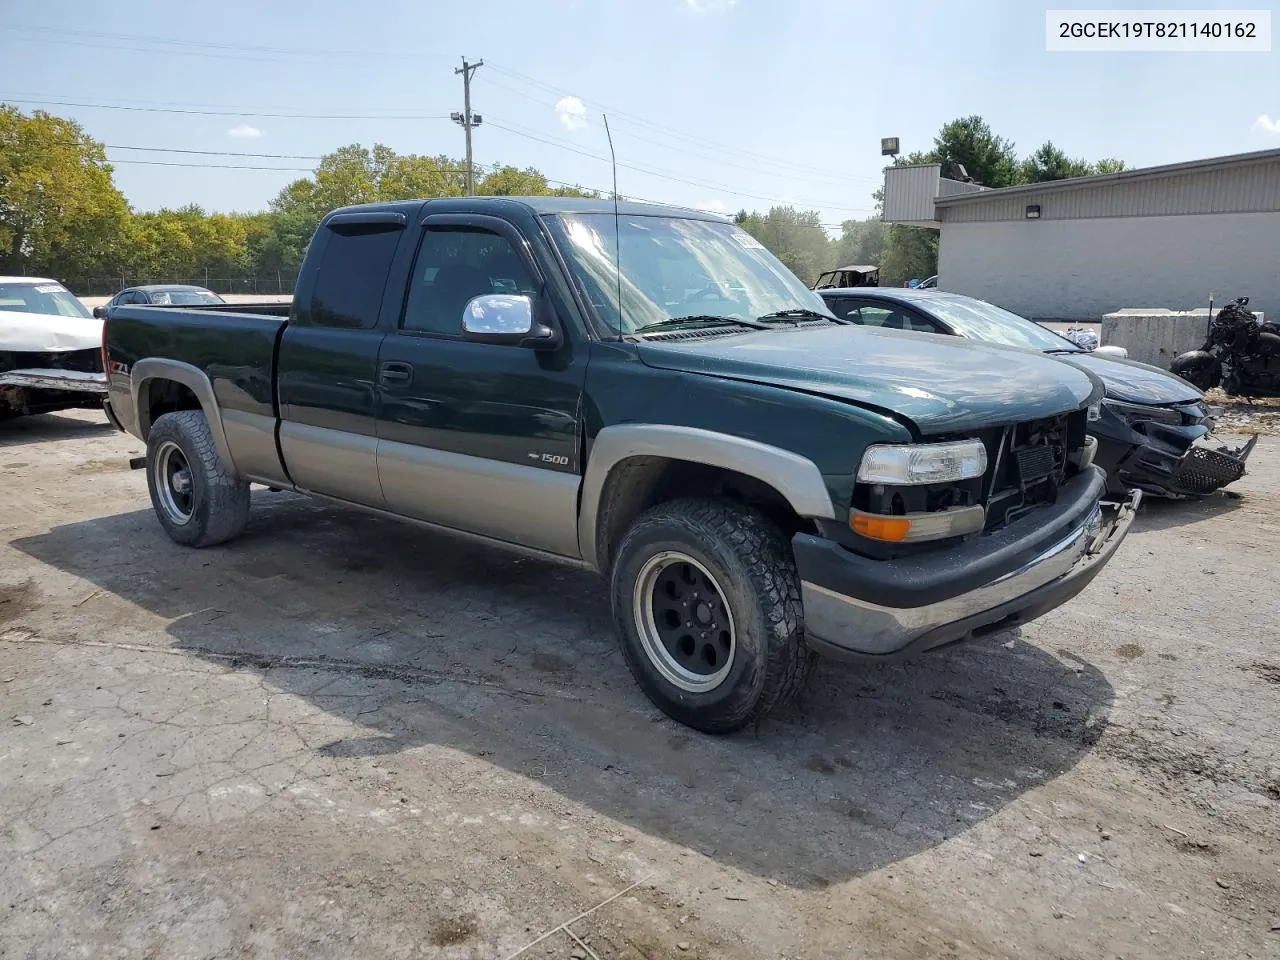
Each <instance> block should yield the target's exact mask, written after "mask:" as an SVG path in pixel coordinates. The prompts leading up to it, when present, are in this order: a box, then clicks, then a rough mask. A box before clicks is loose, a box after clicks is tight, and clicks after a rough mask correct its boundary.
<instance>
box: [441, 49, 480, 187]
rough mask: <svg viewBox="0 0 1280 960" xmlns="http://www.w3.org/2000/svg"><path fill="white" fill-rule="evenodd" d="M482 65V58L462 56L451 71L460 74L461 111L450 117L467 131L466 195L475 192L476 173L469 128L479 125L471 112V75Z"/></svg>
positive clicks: (475, 116)
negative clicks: (469, 59)
mask: <svg viewBox="0 0 1280 960" xmlns="http://www.w3.org/2000/svg"><path fill="white" fill-rule="evenodd" d="M483 66H484V61H483V60H478V61H477V62H475V63H467V58H466V57H463V58H462V66H461V67H460V68H459V69H457V70H455V71H453V72H454V73H455V74H458V73H460V74H462V109H463V112H462V113H457V112H454V113H451V114H450V115H449V117H450V119H451V120H453V122H454V123H456V124H458V125H459V126H461V127H462V129H463V130H465V131H466V132H467V195H468V196H471V195H473V194H474V193H475V192H476V173H475V166H474V165H473V164H472V162H471V128H472V127H478V126H480V119H481V118H480V117H479V116H478V115H476V114H474V113H472V112H471V75H472V74H473V73H475V72H476V71H477V70H479V69H480V68H481V67H483Z"/></svg>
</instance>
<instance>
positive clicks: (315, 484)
mask: <svg viewBox="0 0 1280 960" xmlns="http://www.w3.org/2000/svg"><path fill="white" fill-rule="evenodd" d="M619 250H620V251H621V256H620V257H619V255H618V254H619ZM286 312H287V316H286V315H284V314H285V313H286ZM270 314H278V315H275V316H272V315H270ZM104 354H105V356H104V363H105V365H106V369H107V373H108V380H109V398H108V408H109V415H110V416H111V417H112V418H113V419H114V420H115V422H117V424H118V425H119V426H120V427H122V428H123V429H125V430H127V431H129V432H130V433H132V434H133V435H134V436H136V437H138V438H140V439H142V440H144V441H145V442H146V444H147V463H146V466H147V482H148V485H149V488H150V492H151V498H152V503H153V505H154V507H155V511H156V514H157V516H158V517H159V520H160V523H161V524H162V526H163V527H164V529H165V530H166V531H167V533H168V534H169V536H170V537H171V538H172V539H174V540H175V541H177V542H179V543H183V544H189V545H192V546H206V545H210V544H215V543H220V542H223V541H226V540H229V539H230V538H232V537H234V536H235V535H236V534H237V533H239V532H240V530H241V529H242V528H243V527H244V525H245V523H246V517H247V514H248V510H249V487H250V483H258V484H263V485H267V486H270V487H277V488H284V489H289V490H294V491H297V492H300V493H305V494H309V495H312V496H316V497H320V498H324V499H327V500H330V501H333V502H335V503H342V504H349V505H353V506H357V507H362V508H365V509H368V510H373V511H376V512H378V513H381V514H384V515H389V516H394V517H398V518H403V519H407V520H411V521H415V522H418V523H420V524H425V525H427V526H430V527H433V528H437V529H443V530H447V531H451V532H454V533H458V534H461V535H464V536H468V537H472V538H479V539H481V540H483V541H485V542H488V543H491V544H495V545H499V546H503V547H507V548H511V549H516V550H519V551H523V552H525V553H531V554H533V555H536V556H539V557H543V558H547V559H551V560H556V561H560V562H566V563H570V564H575V565H578V566H581V567H585V568H587V569H590V570H594V571H598V572H599V573H601V574H603V575H604V576H605V577H607V578H609V580H610V583H611V597H612V605H613V612H614V617H615V621H616V626H617V630H618V633H619V635H620V639H621V642H622V649H623V651H624V653H625V655H626V659H627V662H628V664H629V666H630V668H631V670H632V672H633V673H634V675H635V677H636V679H637V681H638V682H639V684H640V686H641V687H642V688H643V689H644V690H645V692H646V693H647V694H648V695H649V696H650V697H651V698H652V699H653V701H654V702H655V703H656V704H657V705H658V706H659V707H660V708H661V709H662V710H664V711H665V712H666V713H668V714H669V715H670V716H672V717H675V718H676V719H678V720H680V721H682V722H684V723H687V724H689V725H691V726H694V727H697V728H699V729H702V730H707V731H713V732H725V731H730V730H735V729H738V728H740V727H742V726H744V725H745V724H748V723H750V722H752V721H754V720H755V719H757V718H759V717H761V716H763V715H764V714H765V713H767V712H768V711H769V710H770V709H772V708H773V707H775V706H777V705H778V704H780V703H782V702H784V701H785V700H786V699H787V698H789V697H790V696H791V695H793V694H794V693H795V692H796V691H797V690H798V689H799V688H800V686H801V684H802V683H803V679H804V676H805V673H806V669H807V668H808V666H809V664H810V663H811V659H812V658H811V652H813V651H821V652H826V653H830V654H836V655H840V656H844V657H862V658H870V659H873V660H874V659H884V658H889V657H894V656H900V655H905V654H912V653H916V652H918V651H922V650H926V649H932V648H936V647H939V646H942V645H944V644H949V643H952V642H954V641H957V640H961V639H964V638H967V637H970V636H974V635H978V634H982V633H985V632H990V631H994V630H997V629H1000V628H1004V627H1008V626H1012V625H1014V624H1018V623H1023V622H1026V621H1027V620H1030V619H1032V618H1033V617H1036V616H1039V615H1040V614H1042V613H1044V612H1046V611H1048V610H1050V609H1052V608H1053V607H1055V606H1057V605H1059V604H1061V603H1062V602H1064V601H1066V600H1067V599H1069V598H1070V597H1072V596H1074V595H1075V594H1076V593H1078V592H1079V591H1080V590H1081V589H1083V588H1084V587H1085V586H1086V585H1087V584H1088V583H1089V581H1090V580H1091V579H1092V578H1093V577H1094V576H1095V575H1096V574H1097V573H1098V571H1099V569H1100V568H1101V567H1102V566H1103V565H1104V564H1105V563H1106V562H1107V560H1108V559H1109V558H1110V557H1111V556H1112V555H1113V554H1114V552H1115V550H1116V548H1117V547H1118V545H1119V543H1120V541H1121V540H1122V539H1123V537H1124V536H1125V534H1126V532H1127V530H1128V527H1129V524H1130V522H1131V521H1132V517H1133V511H1134V507H1135V506H1136V496H1135V498H1134V499H1132V500H1130V501H1129V502H1127V503H1125V504H1103V503H1101V502H1100V501H1101V498H1102V496H1103V490H1104V476H1103V474H1102V472H1101V471H1100V470H1098V469H1097V468H1096V467H1094V466H1092V464H1091V460H1092V455H1093V445H1092V444H1091V442H1090V441H1089V440H1088V438H1087V436H1086V425H1087V419H1088V417H1089V415H1090V412H1091V411H1096V409H1097V404H1098V403H1099V401H1100V399H1101V396H1102V389H1101V385H1100V384H1099V382H1098V381H1097V380H1096V378H1094V377H1092V376H1091V375H1090V374H1089V373H1087V372H1086V371H1083V370H1079V369H1076V368H1074V367H1070V366H1068V365H1066V364H1064V363H1062V362H1060V361H1058V360H1055V359H1053V358H1052V357H1047V356H1042V355H1038V354H1033V353H1029V352H1025V351H1017V350H1010V349H1004V348H1000V347H993V346H988V345H983V344H978V343H972V342H966V341H962V340H959V339H954V340H953V339H944V338H939V337H929V336H922V335H916V334H911V333H903V332H898V331H884V330H869V329H864V328H858V327H856V326H853V325H849V324H846V323H844V322H842V321H840V320H838V319H836V318H835V317H834V316H832V314H831V313H830V312H829V311H828V310H827V308H826V307H825V306H824V305H823V302H822V300H821V299H820V298H819V297H818V296H817V295H816V294H815V293H813V292H812V291H810V290H808V289H807V288H806V287H805V286H804V284H803V283H801V282H800V281H799V280H798V279H797V278H796V277H795V276H794V275H793V274H791V273H790V272H789V271H788V270H787V269H786V268H785V267H784V266H783V265H782V264H781V263H779V262H778V261H777V260H776V259H775V258H774V257H773V256H772V255H771V254H770V253H769V252H768V251H766V250H765V249H764V248H763V247H762V246H761V245H760V244H759V243H758V242H757V241H756V240H754V239H753V238H752V237H751V236H750V235H749V234H747V233H745V232H744V231H743V230H741V229H739V228H738V227H736V226H735V225H733V224H732V223H729V222H726V221H725V220H723V219H720V218H718V217H714V216H710V215H704V214H699V213H695V212H691V211H688V210H681V209H675V208H668V207H659V206H651V205H640V204H630V203H625V204H622V205H621V206H620V208H619V209H618V210H617V211H616V212H615V209H614V206H613V205H612V204H611V203H608V202H606V201H596V200H570V199H562V198H465V199H440V200H429V201H413V202H402V203H389V204H381V205H373V206H364V207H353V208H347V209H343V210H338V211H335V212H333V213H331V214H330V215H329V216H328V217H326V218H325V220H324V221H323V222H322V223H321V224H320V227H319V229H318V231H317V233H316V235H315V237H314V239H313V240H312V242H311V246H310V248H309V249H308V252H307V256H306V261H305V263H304V265H303V269H302V271H301V276H300V278H299V282H298V287H297V291H296V296H295V298H294V301H293V303H292V305H291V306H288V305H285V306H282V307H262V308H257V309H253V308H245V309H242V310H238V311H233V310H229V309H223V308H220V307H216V306H215V307H214V308H194V309H184V308H177V307H173V308H166V307H133V306H121V307H115V308H112V309H111V310H110V311H109V314H108V319H107V322H106V331H105V335H104Z"/></svg>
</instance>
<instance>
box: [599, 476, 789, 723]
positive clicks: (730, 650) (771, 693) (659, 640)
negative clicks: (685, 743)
mask: <svg viewBox="0 0 1280 960" xmlns="http://www.w3.org/2000/svg"><path fill="white" fill-rule="evenodd" d="M612 600H613V613H614V620H615V622H616V624H617V629H618V633H619V636H620V638H621V640H622V651H623V654H624V655H625V657H626V660H627V665H628V666H629V667H630V668H631V672H632V674H633V675H634V676H635V678H636V681H637V683H639V685H640V687H641V689H643V690H644V692H645V693H646V694H647V695H648V697H649V698H650V699H651V700H652V701H653V702H654V703H655V704H656V705H657V706H658V708H659V709H661V710H662V711H663V712H664V713H666V714H667V715H668V716H670V717H672V718H673V719H675V720H678V721H680V722H681V723H684V724H687V725H688V726H691V727H694V728H696V729H698V730H703V731H705V732H708V733H731V732H733V731H735V730H739V729H741V728H742V727H744V726H747V725H748V724H751V723H753V722H755V721H756V720H758V719H760V718H761V717H763V716H764V715H765V714H767V713H769V711H771V710H773V709H775V708H776V707H778V706H780V705H782V704H783V703H785V702H786V701H788V700H790V699H791V698H792V697H794V696H795V694H796V693H798V692H799V691H800V689H801V688H802V686H803V684H804V680H805V677H806V675H807V672H808V666H809V660H810V657H809V651H808V649H807V648H806V647H805V644H804V633H803V631H804V618H803V613H802V609H801V604H800V583H799V577H798V575H797V574H796V568H795V561H794V559H793V558H792V556H791V549H790V545H789V544H788V543H787V540H786V538H785V537H784V536H783V534H782V532H781V531H780V530H778V528H777V527H776V526H775V525H774V524H772V523H770V522H769V521H768V520H767V519H765V518H764V517H763V516H762V515H760V514H759V513H757V512H755V511H753V510H750V509H748V508H747V507H745V506H743V505H741V504H739V503H736V502H734V501H727V500H692V499H691V500H678V501H673V502H670V503H664V504H660V505H658V506H656V507H654V508H652V509H651V510H649V511H647V512H646V513H644V514H642V515H641V516H640V518H639V519H638V520H636V522H635V524H634V525H633V526H632V527H631V529H630V530H629V531H628V532H627V534H626V536H625V537H624V538H623V541H622V543H621V544H620V545H619V547H618V552H617V556H616V559H615V562H614V565H613V574H612Z"/></svg>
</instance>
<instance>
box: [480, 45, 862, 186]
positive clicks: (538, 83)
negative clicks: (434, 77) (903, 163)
mask: <svg viewBox="0 0 1280 960" xmlns="http://www.w3.org/2000/svg"><path fill="white" fill-rule="evenodd" d="M490 67H491V69H493V70H495V71H497V72H498V73H500V74H503V75H505V76H507V77H509V78H511V79H512V80H515V81H516V82H517V83H525V84H528V85H530V86H534V87H540V88H542V89H543V90H546V91H547V92H549V93H552V94H555V95H557V96H566V95H568V91H566V90H564V89H563V88H560V87H556V86H553V85H552V84H549V83H545V82H543V81H542V80H538V79H537V78H536V77H531V76H529V75H528V74H524V73H520V72H519V71H518V70H512V69H511V68H510V67H504V66H502V65H501V64H496V63H492V62H490ZM488 82H492V81H491V80H490V81H488ZM591 102H592V103H594V104H595V105H596V106H597V107H600V108H601V109H605V110H608V111H609V112H610V113H611V114H616V115H617V116H620V117H625V118H627V119H628V120H630V121H632V122H633V123H636V124H639V125H641V126H644V127H649V128H651V129H653V130H655V131H659V132H662V133H664V134H666V135H668V136H671V137H677V138H679V139H683V140H689V141H692V142H695V143H702V144H705V145H707V146H709V147H712V148H714V149H716V150H719V151H722V152H730V153H736V154H739V155H741V156H744V157H753V158H755V159H757V160H763V161H766V162H768V163H773V164H781V165H785V166H790V167H793V168H795V169H798V170H808V171H810V172H812V173H825V174H829V175H830V174H834V175H836V176H849V175H848V174H843V173H840V172H839V171H836V170H832V169H830V168H823V167H815V166H811V165H809V164H803V163H797V162H796V161H794V160H786V159H783V158H781V157H774V156H769V155H768V154H763V153H757V152H755V151H753V150H746V149H743V148H741V147H733V146H730V145H728V144H725V143H720V142H718V141H715V140H709V139H707V138H705V137H699V136H696V135H694V134H690V133H685V132H683V131H680V130H676V129H675V128H673V127H667V126H664V125H662V124H659V123H654V122H653V121H652V120H646V119H645V118H644V117H640V116H637V115H636V114H633V113H628V112H626V111H623V110H618V109H616V108H614V107H611V106H609V105H608V104H605V103H601V102H600V101H598V100H593V101H591ZM862 179H867V180H868V181H869V182H876V181H874V180H873V179H872V178H862Z"/></svg>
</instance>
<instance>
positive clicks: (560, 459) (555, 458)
mask: <svg viewBox="0 0 1280 960" xmlns="http://www.w3.org/2000/svg"><path fill="white" fill-rule="evenodd" d="M529 459H530V460H537V461H538V462H539V463H552V464H555V465H556V466H557V467H567V466H568V465H569V458H568V457H566V456H561V455H560V454H558V453H538V452H537V451H536V450H530V451H529Z"/></svg>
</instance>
